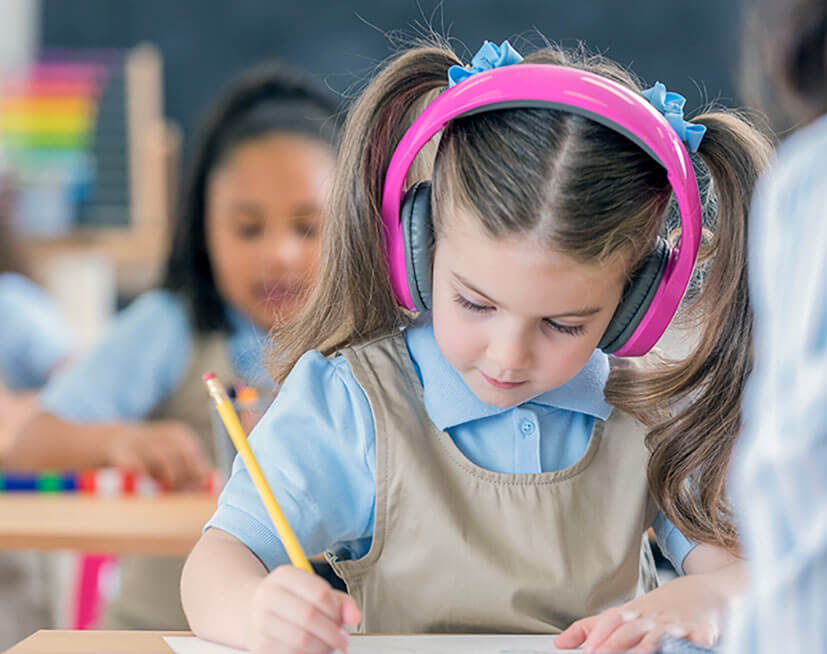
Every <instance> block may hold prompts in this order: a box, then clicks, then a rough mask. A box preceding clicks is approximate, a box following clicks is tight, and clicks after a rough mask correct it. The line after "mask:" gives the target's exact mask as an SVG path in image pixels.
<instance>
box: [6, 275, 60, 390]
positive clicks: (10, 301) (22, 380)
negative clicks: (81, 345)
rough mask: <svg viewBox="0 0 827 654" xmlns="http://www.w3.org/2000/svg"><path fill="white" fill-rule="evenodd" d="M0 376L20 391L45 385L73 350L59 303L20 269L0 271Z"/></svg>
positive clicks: (7, 383) (7, 385) (11, 386)
mask: <svg viewBox="0 0 827 654" xmlns="http://www.w3.org/2000/svg"><path fill="white" fill-rule="evenodd" d="M0 316H3V320H2V321H1V322H0V380H2V382H3V384H4V385H5V386H6V387H7V388H9V389H11V390H17V391H23V390H32V389H37V388H40V387H41V386H43V384H44V383H46V379H47V378H48V377H49V374H50V373H51V372H52V371H53V370H54V369H55V368H56V367H57V365H58V364H60V363H61V362H62V361H64V360H65V359H66V358H67V357H68V356H69V354H70V352H71V347H72V341H73V340H74V339H73V335H72V330H71V329H70V328H69V325H68V323H67V322H66V318H65V317H64V316H63V314H62V313H61V311H60V309H59V308H58V306H57V303H56V302H55V301H54V300H53V299H52V298H51V297H50V296H49V294H48V293H47V292H46V291H45V290H43V289H42V288H41V287H40V286H38V285H37V284H35V283H34V282H32V281H31V280H29V279H27V278H26V277H24V276H23V275H19V274H17V273H3V274H0Z"/></svg>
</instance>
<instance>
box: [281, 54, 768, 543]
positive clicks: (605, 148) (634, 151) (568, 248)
mask: <svg viewBox="0 0 827 654" xmlns="http://www.w3.org/2000/svg"><path fill="white" fill-rule="evenodd" d="M525 61H526V62H527V63H546V64H558V65H567V66H572V67H577V68H580V69H587V70H590V71H592V72H595V73H597V74H600V75H603V76H605V77H608V78H611V79H614V80H615V81H617V82H620V83H621V84H625V85H626V86H629V87H631V88H633V89H636V90H638V91H639V90H640V86H639V84H638V83H637V81H636V80H635V79H634V78H633V77H632V76H631V75H630V74H629V73H627V72H626V71H624V70H622V69H621V68H620V67H619V66H617V65H615V64H614V63H612V62H610V61H608V60H606V59H604V58H602V57H596V56H588V55H587V54H585V53H584V52H583V51H582V50H579V51H576V52H568V51H564V50H561V49H558V48H556V47H551V46H549V47H546V48H543V49H541V50H538V51H537V52H534V53H533V54H531V55H529V56H527V57H526V58H525ZM454 64H460V62H459V60H458V59H457V57H456V55H454V53H453V52H452V51H451V50H450V49H448V48H447V47H445V46H443V45H440V44H435V45H423V46H420V47H416V48H413V49H411V50H408V51H407V52H404V53H403V54H401V55H399V56H397V57H396V58H395V59H393V60H392V61H391V62H390V63H389V64H388V65H387V66H386V67H385V68H384V69H383V70H382V71H381V72H380V73H379V74H378V75H377V76H376V77H375V79H374V80H373V81H372V82H371V83H370V84H369V85H368V86H367V88H366V89H365V91H364V93H363V94H362V96H361V97H360V98H359V100H358V101H357V102H356V104H355V105H354V107H353V108H352V110H351V112H350V114H349V116H348V119H347V123H346V126H345V133H344V137H343V143H342V147H341V151H340V159H339V162H338V170H337V178H336V182H335V187H334V192H333V197H332V207H331V212H330V219H329V222H328V225H327V228H326V234H325V241H324V245H323V249H322V263H321V268H320V275H319V279H318V282H317V285H316V287H315V288H314V290H313V292H312V295H311V297H310V298H309V299H308V301H307V303H306V304H305V306H304V307H303V309H302V310H301V311H300V312H299V314H298V315H297V316H295V318H294V319H293V320H292V321H291V322H290V323H288V324H286V325H285V326H283V327H282V328H280V329H278V330H277V332H276V339H277V343H278V350H279V355H280V356H279V362H278V364H277V366H276V369H275V376H276V377H277V379H278V380H279V381H281V380H283V379H284V377H285V376H286V375H287V373H288V372H289V370H290V368H291V367H292V366H293V364H294V363H295V362H296V361H297V359H298V358H299V357H300V356H301V355H302V354H303V353H304V352H305V351H307V350H310V349H318V350H321V351H322V353H324V354H330V353H332V352H334V351H336V350H338V349H340V348H342V347H345V346H348V345H352V344H355V343H358V342H362V341H364V340H367V339H369V338H371V337H373V336H376V335H379V334H383V333H387V332H389V331H391V330H393V329H395V328H398V327H399V326H402V325H404V324H406V323H407V321H408V320H409V318H410V316H409V314H407V313H406V312H405V311H404V310H402V309H400V308H399V307H397V305H396V302H395V301H394V297H393V293H392V291H391V287H390V282H389V280H388V273H387V265H386V262H385V257H384V241H383V233H382V222H381V214H380V201H381V192H382V186H383V183H384V177H385V173H386V171H387V167H388V163H389V160H390V157H391V154H392V153H393V149H394V148H395V146H396V144H397V143H398V142H399V140H400V139H401V137H402V135H403V134H404V132H405V130H406V129H407V127H409V126H410V124H411V122H412V120H413V118H414V117H415V116H416V115H417V113H418V112H419V111H421V109H422V107H423V106H424V104H425V102H426V101H427V100H428V99H429V98H430V97H432V96H433V95H434V94H435V93H436V92H438V91H440V90H442V89H443V88H444V87H445V86H446V80H447V71H448V68H449V67H450V66H452V65H454ZM697 121H698V122H700V123H703V124H705V125H706V126H707V133H706V136H705V138H704V141H703V144H702V146H701V150H700V155H701V157H702V158H703V161H704V162H705V163H706V166H707V167H708V169H709V176H710V179H711V185H712V186H713V187H714V190H715V198H716V201H717V202H716V208H717V221H716V223H717V224H716V229H715V232H714V239H713V242H712V243H711V244H710V247H711V250H712V251H713V252H714V255H715V256H714V257H713V258H712V260H711V261H710V262H709V264H708V269H707V270H706V271H705V276H706V277H705V281H704V284H703V286H702V288H701V290H700V291H699V292H698V293H697V294H696V295H695V297H694V301H693V306H692V309H693V310H697V311H702V312H704V314H705V315H706V318H705V319H704V321H703V322H702V323H699V324H702V332H701V335H700V342H699V345H698V346H697V349H696V350H695V352H693V353H692V354H691V355H690V356H689V357H688V358H687V359H686V360H685V361H679V362H671V363H670V362H667V361H664V362H663V365H661V366H654V367H641V366H628V367H624V366H620V367H617V368H616V369H615V370H613V372H612V374H611V375H610V378H609V381H608V383H607V386H606V389H605V393H606V398H607V400H608V401H609V402H611V403H612V404H613V405H614V406H616V407H617V408H618V409H620V410H623V411H627V412H628V413H630V414H632V415H634V416H635V417H637V418H639V419H641V420H643V421H644V422H645V423H646V424H647V425H648V426H649V427H650V430H651V431H650V433H649V436H648V445H649V447H650V449H651V451H652V458H651V462H650V466H649V481H650V485H651V488H652V492H653V494H654V496H655V498H656V499H657V501H658V502H659V504H660V505H661V507H662V508H663V510H664V512H665V513H666V515H667V517H668V518H669V519H670V520H672V522H673V523H674V524H675V526H676V527H678V529H680V530H681V531H682V532H683V533H684V534H685V535H686V536H687V537H689V538H691V539H695V540H698V541H703V542H711V543H718V544H722V545H726V546H728V547H734V546H735V535H734V529H733V528H732V526H731V524H730V521H729V520H728V518H729V513H728V509H727V505H726V501H725V496H724V480H725V475H726V469H727V463H728V455H729V451H730V448H731V446H732V441H733V439H734V438H735V436H736V434H737V432H738V424H739V413H740V399H741V389H742V385H743V381H744V378H745V377H746V375H747V373H748V371H749V369H750V364H751V355H750V347H749V342H750V331H751V324H752V317H751V313H750V306H749V297H748V294H747V286H746V273H745V269H744V262H745V238H746V217H747V208H748V204H749V198H750V195H751V192H752V188H753V184H754V182H755V179H756V177H757V175H758V173H759V171H760V170H761V169H762V168H763V166H764V164H765V162H766V160H767V158H768V154H769V146H768V144H767V143H766V141H765V140H764V139H763V138H762V137H761V136H760V135H759V134H758V133H757V132H756V131H755V130H753V129H752V128H751V127H750V126H749V125H748V124H747V123H746V122H744V121H743V120H741V119H740V118H738V117H737V116H735V115H733V114H726V113H708V114H705V115H703V116H699V117H698V118H697ZM426 167H427V166H426ZM411 181H414V180H411ZM433 189H434V194H433V206H434V210H435V214H434V220H435V228H436V230H437V233H439V230H440V225H441V223H442V222H443V220H444V218H443V217H442V216H441V213H440V207H441V206H443V207H444V206H447V205H446V202H447V198H448V197H450V200H451V201H452V202H459V203H460V205H461V206H463V208H467V209H470V210H471V211H473V213H474V214H475V215H476V216H478V217H479V219H480V221H481V222H482V224H483V225H484V227H485V228H486V230H487V231H488V232H489V233H490V234H491V235H492V236H498V235H505V234H513V233H519V234H533V235H537V236H538V237H540V238H542V239H544V241H545V242H546V243H548V244H549V245H551V244H553V246H554V248H555V249H557V250H559V251H562V252H565V253H567V254H569V255H571V256H574V257H575V258H577V259H578V260H582V261H601V260H605V259H607V258H608V257H612V256H617V255H621V256H624V257H626V259H627V260H628V264H629V270H630V272H631V271H632V270H634V268H635V267H637V266H638V265H639V264H640V262H641V261H643V259H645V258H646V257H647V256H648V255H649V254H650V253H651V252H652V250H653V248H654V244H655V240H656V237H657V235H658V234H659V233H661V232H662V231H663V229H664V221H665V214H666V211H667V208H668V206H669V201H670V198H671V195H672V191H671V187H670V185H669V182H668V180H667V176H666V172H665V170H664V169H663V168H662V167H661V166H660V165H659V164H658V163H657V162H655V161H654V160H653V159H652V158H651V157H650V156H649V155H647V154H646V153H645V152H644V151H643V150H641V149H640V148H639V147H638V146H636V145H635V144H634V143H632V142H631V141H630V140H629V139H627V138H626V137H624V136H622V135H620V134H617V133H616V132H614V131H612V130H610V129H608V128H606V127H604V126H602V125H600V124H598V123H596V122H594V121H591V120H588V119H586V118H584V117H582V116H579V115H576V114H573V113H570V112H564V111H557V110H551V109H542V108H537V109H534V108H517V109H503V110H498V111H491V112H485V113H480V114H474V115H471V116H467V117H463V118H459V119H456V120H454V121H451V122H450V123H449V124H448V125H447V126H446V128H445V129H444V130H443V133H442V135H441V138H440V141H439V145H438V148H437V153H436V158H435V161H434V162H433ZM550 216H554V219H553V220H551V219H550V218H549V217H550ZM641 243H645V244H646V246H645V247H641V246H640V245H639V244H641ZM674 404H677V405H678V406H684V408H683V409H682V410H678V411H676V412H675V414H674V415H669V414H668V413H665V412H663V411H662V408H663V407H664V406H669V405H674Z"/></svg>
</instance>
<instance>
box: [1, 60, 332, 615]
mask: <svg viewBox="0 0 827 654" xmlns="http://www.w3.org/2000/svg"><path fill="white" fill-rule="evenodd" d="M336 107H337V104H336V100H335V98H332V97H331V96H330V95H329V94H328V93H327V92H326V91H325V90H324V89H319V88H317V86H316V85H315V84H313V83H311V81H310V80H309V79H308V78H306V77H305V76H304V75H301V74H299V73H298V72H296V71H292V70H290V69H287V68H284V67H278V66H277V67H271V68H267V69H262V70H257V71H254V72H251V73H249V74H247V75H246V76H244V77H243V78H242V79H241V80H239V81H238V82H237V83H236V84H235V85H234V86H233V87H232V88H231V89H229V90H228V92H227V93H226V95H225V96H224V98H223V99H222V100H221V101H220V102H219V103H218V105H217V107H216V108H215V110H214V111H213V112H212V115H211V116H210V119H209V121H208V122H207V124H206V127H205V129H204V132H203V138H202V140H201V143H200V146H199V148H198V150H197V154H196V157H195V161H194V166H193V168H192V171H191V176H190V179H189V184H188V187H187V190H186V196H185V206H184V210H183V213H182V215H181V217H180V220H179V221H178V222H177V224H176V226H175V233H174V234H173V239H172V248H171V253H170V256H169V261H168V265H167V271H166V279H165V282H164V284H163V288H162V289H159V290H153V291H150V292H148V293H146V294H144V295H142V296H141V297H139V298H138V299H136V300H135V301H134V302H133V303H132V304H131V305H130V306H129V307H128V308H127V309H126V310H125V311H124V312H123V313H122V314H121V315H120V316H119V317H118V318H117V320H116V321H115V324H114V325H113V327H112V328H111V330H110V331H109V333H108V335H107V336H106V337H105V338H104V339H103V340H102V342H100V343H99V344H98V345H97V346H96V347H95V348H94V350H93V351H92V352H91V353H90V354H89V355H88V356H86V357H85V358H84V359H83V360H81V361H79V362H78V363H77V364H76V365H74V366H73V367H71V368H70V369H68V370H66V371H65V372H63V373H61V374H60V375H58V376H57V377H56V378H55V379H54V380H53V381H52V382H51V383H50V384H49V385H48V386H47V387H46V388H45V390H44V391H43V393H42V394H41V398H40V400H41V404H42V407H43V411H44V413H43V414H41V415H39V416H38V417H36V418H35V419H33V420H32V421H31V422H30V423H29V424H28V425H27V427H26V429H25V430H24V433H23V435H22V436H21V438H20V439H19V441H18V444H17V447H16V448H15V449H14V450H13V451H12V452H11V453H10V456H9V462H10V463H11V464H12V465H14V466H16V467H20V468H32V467H36V466H37V467H59V468H76V469H83V468H87V467H91V466H102V465H116V466H125V467H129V468H132V469H135V470H137V471H139V472H144V473H149V474H152V475H153V476H155V477H157V478H159V479H161V480H163V481H164V482H166V483H167V484H169V485H170V486H172V487H175V488H188V487H203V482H204V479H205V475H206V473H207V472H208V469H209V467H210V466H211V462H212V461H213V452H212V449H213V445H212V443H213V438H212V428H211V424H210V412H209V403H208V399H207V397H206V394H205V392H204V388H203V384H202V383H201V374H203V372H204V371H206V370H215V371H216V372H217V373H218V375H219V377H220V378H222V379H223V380H224V381H225V383H228V384H229V383H232V382H233V381H234V380H239V381H241V382H242V383H244V384H246V385H253V386H258V387H261V386H262V385H263V384H264V383H265V382H266V381H269V380H268V379H267V376H266V374H265V373H264V371H263V369H262V368H261V367H260V361H261V356H262V345H263V343H264V342H265V339H266V332H267V330H269V329H270V328H271V327H272V326H273V324H274V322H275V321H276V320H279V319H283V318H284V317H286V316H289V315H290V314H291V313H293V312H294V311H295V310H296V308H297V307H298V305H299V301H300V299H301V297H302V295H303V294H304V293H305V291H306V288H307V287H308V286H309V285H310V283H311V282H312V280H313V278H314V276H315V272H316V268H317V265H318V257H319V250H320V234H321V228H322V222H323V219H324V216H325V207H326V201H327V194H328V191H329V186H330V183H331V182H332V174H333V165H334V142H335V138H336V123H335V120H334V119H333V114H334V113H335V111H336ZM269 383H270V384H271V388H270V389H269V390H270V392H271V393H272V390H273V389H272V382H269ZM182 565H183V559H181V558H178V557H172V558H159V557H146V558H141V557H124V558H122V559H121V586H120V592H119V594H118V596H117V597H116V598H115V600H114V601H113V602H112V604H111V605H110V607H109V609H108V612H107V615H106V616H105V617H104V620H103V622H104V624H105V625H106V626H108V627H110V628H112V627H115V628H133V629H137V628H156V629H169V628H183V627H185V626H186V620H185V618H184V615H183V613H182V612H181V607H180V600H179V593H178V583H179V578H180V570H181V567H182Z"/></svg>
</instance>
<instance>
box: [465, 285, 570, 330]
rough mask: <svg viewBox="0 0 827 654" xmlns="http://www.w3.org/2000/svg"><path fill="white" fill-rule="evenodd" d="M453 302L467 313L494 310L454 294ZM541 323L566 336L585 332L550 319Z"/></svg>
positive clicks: (545, 319)
mask: <svg viewBox="0 0 827 654" xmlns="http://www.w3.org/2000/svg"><path fill="white" fill-rule="evenodd" d="M454 302H456V303H457V304H458V305H460V306H461V307H463V308H464V309H467V310H468V311H473V312H474V313H488V312H489V311H493V310H494V307H492V306H489V305H485V304H476V303H475V302H471V300H468V299H467V298H465V297H463V296H462V295H460V294H459V293H454ZM543 323H544V324H546V325H547V326H549V327H551V329H553V330H555V331H558V332H560V333H561V334H566V335H568V336H579V335H580V334H582V333H583V332H584V331H585V328H584V327H583V325H561V324H560V323H559V322H555V321H554V320H551V318H544V319H543Z"/></svg>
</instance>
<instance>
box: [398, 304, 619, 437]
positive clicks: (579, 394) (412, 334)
mask: <svg viewBox="0 0 827 654" xmlns="http://www.w3.org/2000/svg"><path fill="white" fill-rule="evenodd" d="M405 338H406V342H407V345H408V352H409V353H410V355H411V359H412V360H413V362H414V367H415V368H416V369H417V372H418V374H419V377H420V380H421V381H422V385H423V388H424V396H425V410H426V411H427V412H428V417H430V418H431V420H432V421H433V423H434V424H435V425H436V426H437V428H438V429H448V428H450V427H454V426H457V425H460V424H463V423H466V422H471V421H472V420H478V419H480V418H487V417H489V416H493V415H497V414H499V413H504V412H506V411H510V410H511V409H510V408H509V409H502V408H499V407H494V406H490V405H488V404H485V403H484V402H481V401H480V400H479V399H478V398H477V396H476V395H474V394H473V393H472V392H471V390H470V389H469V388H468V386H466V384H465V382H464V381H463V380H462V377H460V375H459V373H457V371H456V370H454V369H453V368H452V367H451V364H449V363H448V361H446V360H445V357H443V356H442V353H441V352H440V351H439V347H437V344H436V339H435V338H434V328H433V325H432V323H431V319H430V314H423V315H422V316H420V317H419V318H418V319H417V321H416V322H415V323H414V324H413V325H411V326H410V327H409V328H408V329H407V330H406V332H405ZM608 377H609V357H608V356H607V355H606V354H605V353H604V352H602V351H600V350H595V352H594V354H592V356H591V357H590V358H589V360H588V361H587V362H586V365H585V366H583V369H582V370H580V372H578V373H577V374H576V375H575V376H574V377H573V378H572V379H570V380H569V381H568V382H566V383H565V384H563V385H562V386H560V387H558V388H554V389H552V390H550V391H546V392H545V393H542V394H541V395H538V396H537V397H534V398H532V399H531V400H529V401H528V402H532V403H535V404H541V405H545V406H548V407H551V408H555V409H563V410H566V411H572V412H577V413H586V414H588V415H591V416H594V417H595V418H599V419H600V420H606V419H607V418H608V417H609V414H610V413H611V412H612V407H611V405H610V404H608V403H607V402H606V400H605V399H604V398H603V387H604V386H605V385H606V380H607V379H608ZM528 402H525V403H524V404H527V403H528ZM512 408H513V407H512Z"/></svg>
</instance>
